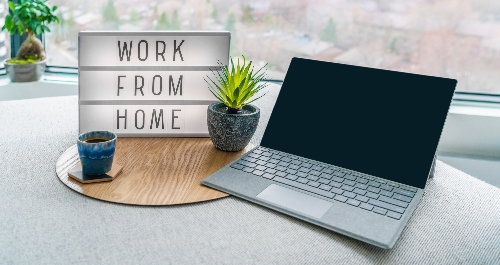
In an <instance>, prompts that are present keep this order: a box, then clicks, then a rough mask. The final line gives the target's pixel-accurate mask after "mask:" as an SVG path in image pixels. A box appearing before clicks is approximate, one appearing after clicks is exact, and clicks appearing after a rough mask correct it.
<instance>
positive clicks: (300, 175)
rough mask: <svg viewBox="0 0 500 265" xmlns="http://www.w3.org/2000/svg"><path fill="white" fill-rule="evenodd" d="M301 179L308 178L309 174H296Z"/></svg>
mask: <svg viewBox="0 0 500 265" xmlns="http://www.w3.org/2000/svg"><path fill="white" fill-rule="evenodd" d="M295 175H297V176H299V177H301V178H307V173H304V172H297V174H295Z"/></svg>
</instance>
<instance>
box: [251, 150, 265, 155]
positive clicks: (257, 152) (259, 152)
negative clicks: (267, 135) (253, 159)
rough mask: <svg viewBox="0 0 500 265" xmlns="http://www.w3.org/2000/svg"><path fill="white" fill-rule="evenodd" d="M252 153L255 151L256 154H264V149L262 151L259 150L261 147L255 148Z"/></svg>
mask: <svg viewBox="0 0 500 265" xmlns="http://www.w3.org/2000/svg"><path fill="white" fill-rule="evenodd" d="M252 153H254V154H262V153H263V151H262V150H259V149H254V150H253V151H252Z"/></svg>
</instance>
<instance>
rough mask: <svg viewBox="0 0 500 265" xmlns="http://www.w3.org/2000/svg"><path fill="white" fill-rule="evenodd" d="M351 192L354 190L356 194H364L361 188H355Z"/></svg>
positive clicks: (364, 191)
mask: <svg viewBox="0 0 500 265" xmlns="http://www.w3.org/2000/svg"><path fill="white" fill-rule="evenodd" d="M352 192H354V193H356V194H359V195H365V194H366V190H362V189H358V188H355V189H354V190H353V191H352Z"/></svg>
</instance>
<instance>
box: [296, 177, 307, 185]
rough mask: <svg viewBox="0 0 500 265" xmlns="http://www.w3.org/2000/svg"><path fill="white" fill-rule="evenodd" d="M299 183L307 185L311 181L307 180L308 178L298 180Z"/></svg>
mask: <svg viewBox="0 0 500 265" xmlns="http://www.w3.org/2000/svg"><path fill="white" fill-rule="evenodd" d="M297 182H300V183H302V184H306V183H307V182H309V180H308V179H306V178H298V179H297Z"/></svg>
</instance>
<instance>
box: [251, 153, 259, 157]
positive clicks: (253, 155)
mask: <svg viewBox="0 0 500 265" xmlns="http://www.w3.org/2000/svg"><path fill="white" fill-rule="evenodd" d="M248 156H249V157H253V158H259V157H260V155H258V154H253V153H252V154H249V155H248Z"/></svg>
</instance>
